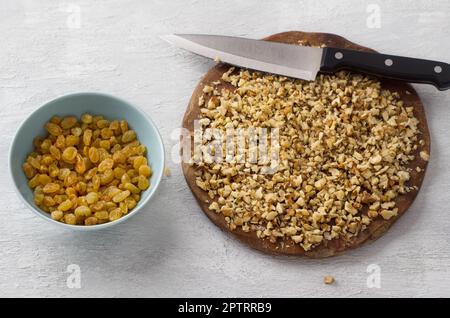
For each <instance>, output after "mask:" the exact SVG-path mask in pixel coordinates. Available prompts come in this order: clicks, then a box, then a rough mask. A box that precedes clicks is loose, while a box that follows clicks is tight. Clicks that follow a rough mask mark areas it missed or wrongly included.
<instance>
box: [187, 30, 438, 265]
mask: <svg viewBox="0 0 450 318" xmlns="http://www.w3.org/2000/svg"><path fill="white" fill-rule="evenodd" d="M264 40H266V41H274V42H283V43H289V44H302V45H310V46H321V45H325V46H329V47H339V48H348V49H353V50H360V51H368V52H375V51H374V50H372V49H369V48H366V47H363V46H360V45H358V44H355V43H352V42H350V41H348V40H347V39H345V38H343V37H341V36H338V35H334V34H328V33H306V32H298V31H291V32H284V33H278V34H275V35H272V36H269V37H267V38H265V39H264ZM229 68H230V65H228V64H224V63H219V64H217V65H216V66H214V67H213V68H212V69H210V70H209V71H208V73H206V75H205V76H204V77H203V79H202V80H201V81H200V83H199V84H198V85H197V87H196V88H195V90H194V92H193V94H192V97H191V99H190V102H189V105H188V108H187V110H186V113H185V115H184V119H183V127H184V128H187V129H188V130H189V131H190V132H191V134H192V132H193V126H194V120H196V119H198V118H199V111H200V108H199V106H198V98H199V97H200V96H201V95H202V94H203V87H204V86H205V85H206V84H209V83H212V82H214V81H220V82H221V84H219V88H221V87H223V88H228V89H230V90H233V87H232V86H231V85H229V84H228V83H224V82H223V81H221V77H222V74H223V73H224V72H226V71H227V70H228V69H229ZM381 83H382V87H383V88H384V89H389V90H390V91H396V92H398V93H399V94H400V98H401V99H402V100H403V101H404V102H405V104H406V105H408V106H413V107H414V114H415V116H416V118H417V119H418V120H419V125H418V127H419V129H420V132H421V134H422V136H421V139H422V140H423V141H424V143H423V144H422V145H419V144H418V149H417V151H416V152H415V158H416V159H415V160H413V161H412V162H410V163H409V167H410V168H411V179H410V180H409V183H408V185H409V186H417V189H420V186H421V184H422V181H423V178H424V175H425V170H426V167H427V162H426V161H424V160H422V159H421V158H420V156H419V152H420V151H427V152H428V153H430V135H429V131H428V126H427V120H426V117H425V111H424V108H423V105H422V102H421V101H420V98H419V96H418V95H417V93H416V91H415V90H414V88H413V87H412V86H411V85H409V84H407V83H402V82H398V81H392V80H388V79H381ZM206 102H207V100H206ZM191 136H192V135H191ZM416 167H420V168H421V169H422V171H421V172H417V170H416ZM182 168H183V173H184V176H185V178H186V181H187V184H188V185H189V187H190V189H191V191H192V193H193V194H194V196H195V198H196V199H197V201H198V203H199V204H200V207H201V208H202V210H203V212H204V213H205V214H206V215H207V216H208V218H209V219H210V220H211V221H212V222H213V223H214V224H216V225H217V226H218V227H220V228H221V229H222V230H225V231H227V232H229V233H231V235H233V236H234V237H236V238H237V239H239V240H240V241H242V242H243V243H245V244H247V245H249V246H251V247H252V248H255V249H257V250H260V251H263V252H266V253H270V254H285V255H305V256H308V257H312V258H322V257H329V256H334V255H338V254H340V253H342V252H343V251H345V250H347V249H350V248H355V247H358V246H360V245H361V244H363V243H365V242H368V241H373V240H375V239H377V238H379V237H380V236H381V235H382V234H383V233H384V232H386V231H387V230H388V229H389V227H390V226H391V225H392V224H393V223H394V222H395V221H397V219H398V218H399V217H401V216H402V215H403V214H404V213H405V212H406V210H407V209H408V207H409V206H410V205H411V204H412V202H413V201H414V199H415V197H416V195H417V193H418V190H413V191H411V192H409V193H406V194H404V195H401V196H398V197H397V198H396V200H395V201H396V204H397V207H398V215H397V216H396V217H393V218H391V219H389V220H384V219H382V218H377V219H376V220H375V221H373V222H372V223H371V224H370V225H369V226H368V228H367V229H366V230H365V231H363V232H360V234H359V235H358V236H356V237H354V238H353V239H352V240H350V241H344V240H342V239H335V240H331V241H326V240H324V242H323V243H322V244H321V245H319V246H317V247H316V248H314V249H312V250H310V251H306V252H305V250H304V249H303V248H302V247H301V246H299V245H298V244H294V243H293V242H292V241H290V240H285V241H279V242H277V243H271V242H269V240H267V239H259V238H257V236H256V233H255V232H252V231H251V232H248V233H245V232H244V231H242V230H241V229H239V228H237V229H236V230H234V231H231V230H230V229H229V228H228V227H227V224H226V221H225V217H224V216H223V215H222V214H217V213H215V212H213V211H210V210H209V209H208V206H209V204H210V198H209V197H208V195H207V193H206V192H205V191H203V190H202V189H200V188H199V187H198V186H197V185H196V184H195V170H196V167H195V166H190V165H189V164H187V163H183V164H182ZM206 201H209V203H207V202H206Z"/></svg>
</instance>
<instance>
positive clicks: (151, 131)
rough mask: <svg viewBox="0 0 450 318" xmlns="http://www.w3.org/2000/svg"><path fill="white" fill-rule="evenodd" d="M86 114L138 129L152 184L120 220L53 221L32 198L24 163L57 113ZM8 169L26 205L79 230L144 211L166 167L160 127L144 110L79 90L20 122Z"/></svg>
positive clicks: (118, 100)
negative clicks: (85, 223)
mask: <svg viewBox="0 0 450 318" xmlns="http://www.w3.org/2000/svg"><path fill="white" fill-rule="evenodd" d="M84 113H90V114H95V115H103V116H104V117H105V118H106V119H109V120H113V119H125V120H126V121H128V124H129V126H130V128H131V129H133V130H135V131H136V133H137V136H138V139H139V141H140V142H141V143H142V144H144V145H145V146H146V147H147V149H148V153H147V157H148V161H149V164H150V166H151V168H152V170H153V175H152V177H151V179H150V187H149V188H148V189H147V190H145V191H144V192H142V194H141V199H140V201H139V202H138V204H137V206H136V207H135V208H134V209H133V210H131V211H130V212H129V213H128V214H127V215H125V216H123V217H121V218H120V219H118V220H116V221H113V222H108V223H104V224H98V225H92V226H80V225H68V224H65V223H61V222H58V221H55V220H53V219H52V218H51V217H50V214H49V213H46V212H45V211H42V210H41V209H40V208H39V207H38V206H37V205H36V204H35V203H34V199H33V192H32V191H31V189H30V188H29V187H28V179H27V177H26V176H25V174H24V173H23V171H22V164H23V162H24V161H25V158H26V157H27V155H28V154H29V153H30V152H31V151H33V139H34V138H35V137H37V136H46V135H47V132H46V131H45V129H44V125H45V123H46V122H47V121H49V120H50V118H51V117H52V116H54V115H58V116H67V115H75V116H77V117H78V118H80V116H81V115H82V114H84ZM9 170H10V173H11V177H12V180H13V182H14V186H15V188H16V190H17V192H18V193H19V196H20V197H21V198H22V199H23V201H24V202H25V204H26V205H27V206H28V207H29V208H30V209H31V210H32V211H33V212H34V213H36V214H37V215H39V216H40V217H42V218H44V219H46V220H47V221H49V222H52V223H54V224H57V225H59V226H63V227H66V228H71V229H76V230H85V231H89V230H97V229H101V228H106V227H109V226H112V225H116V224H119V223H121V222H123V221H125V220H127V219H129V218H130V217H131V216H133V215H135V214H136V213H138V212H139V211H140V210H142V207H143V206H144V205H145V204H146V203H147V202H148V201H149V200H150V198H151V197H152V196H153V195H154V194H155V191H156V189H157V188H158V186H159V183H160V181H161V177H162V174H163V170H164V146H163V142H162V139H161V136H160V135H159V132H158V129H157V128H156V126H155V124H154V123H153V122H152V120H151V119H150V118H149V117H148V116H147V115H146V114H145V113H144V112H142V111H141V110H139V109H138V108H136V107H135V106H133V105H131V104H130V103H128V102H126V101H124V100H121V99H119V98H116V97H113V96H110V95H106V94H100V93H77V94H71V95H66V96H62V97H59V98H57V99H55V100H52V101H50V102H48V103H47V104H45V105H44V106H42V107H40V108H38V109H37V110H36V111H34V112H33V113H32V114H31V115H30V116H29V117H28V118H27V119H26V120H25V121H24V122H23V123H22V125H20V127H19V129H18V130H17V133H16V135H15V137H14V140H13V142H12V145H11V148H10V152H9Z"/></svg>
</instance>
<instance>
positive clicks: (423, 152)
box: [420, 151, 430, 161]
mask: <svg viewBox="0 0 450 318" xmlns="http://www.w3.org/2000/svg"><path fill="white" fill-rule="evenodd" d="M420 158H422V159H423V160H425V161H428V160H429V159H430V155H429V154H428V152H426V151H421V152H420Z"/></svg>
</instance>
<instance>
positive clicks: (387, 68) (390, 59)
mask: <svg viewBox="0 0 450 318" xmlns="http://www.w3.org/2000/svg"><path fill="white" fill-rule="evenodd" d="M341 69H347V70H354V71H360V72H363V73H368V74H372V75H379V76H382V77H388V78H392V79H396V80H402V81H406V82H411V83H427V84H432V85H434V86H436V87H437V88H438V89H439V90H446V89H449V88H450V65H449V64H447V63H443V62H435V61H430V60H421V59H414V58H410V57H403V56H395V55H386V54H378V53H368V52H360V51H353V50H346V49H338V48H332V47H327V48H324V52H323V55H322V64H321V67H320V70H321V71H323V72H326V73H332V72H335V71H338V70H341Z"/></svg>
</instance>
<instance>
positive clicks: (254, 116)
mask: <svg viewBox="0 0 450 318" xmlns="http://www.w3.org/2000/svg"><path fill="white" fill-rule="evenodd" d="M222 80H223V81H224V82H228V83H230V84H231V85H232V86H234V87H235V90H234V91H230V90H228V89H219V86H218V85H217V84H218V82H215V83H211V84H210V85H207V86H205V87H204V89H203V93H204V94H203V96H201V97H200V98H199V107H200V108H201V112H200V113H201V115H200V116H201V118H202V119H201V123H202V125H203V126H204V128H208V127H212V128H220V129H224V130H225V129H226V128H229V127H232V128H239V127H267V128H274V127H277V128H279V147H280V149H279V159H280V160H279V161H280V162H279V165H278V167H277V171H276V172H275V173H274V174H264V173H261V169H262V166H261V165H258V164H250V163H248V162H247V163H242V164H241V163H236V162H226V161H223V162H211V163H208V162H202V163H196V164H195V166H196V167H197V169H196V184H197V185H198V186H199V187H200V188H201V189H203V190H204V191H207V192H208V194H209V197H210V198H211V202H212V203H211V202H210V203H211V204H210V206H209V209H210V210H212V211H215V212H216V213H221V214H222V215H223V216H224V217H225V219H226V221H227V223H228V226H229V228H230V229H231V230H234V229H236V228H237V227H239V228H241V229H242V230H243V231H245V232H248V231H255V232H256V234H257V236H258V238H261V239H264V238H267V239H269V240H270V241H271V242H277V240H280V239H281V240H286V241H290V240H291V241H292V242H295V243H297V244H300V245H301V246H302V247H303V248H304V249H305V250H310V249H312V248H314V247H315V246H317V245H319V244H321V243H322V242H323V241H324V240H332V239H336V238H342V239H346V240H347V239H350V238H351V237H354V236H356V235H358V233H360V232H361V231H364V230H365V229H366V228H367V226H368V225H369V224H370V223H371V222H372V220H374V219H376V218H378V217H382V218H384V219H390V218H392V217H395V216H396V215H397V213H398V209H397V207H396V204H395V202H394V199H395V198H396V197H397V196H398V195H399V194H402V193H406V192H409V191H411V190H412V189H413V188H414V187H408V186H407V185H406V182H407V181H408V180H409V179H410V173H409V171H410V169H408V168H407V164H408V163H409V162H410V161H411V160H413V159H414V156H413V151H414V150H416V149H417V144H418V143H419V142H422V141H420V140H419V131H418V128H417V125H418V120H417V119H416V118H415V117H414V114H413V108H412V107H407V106H406V105H404V104H403V102H402V101H401V100H400V99H399V95H398V93H395V92H390V91H388V90H383V89H381V86H380V83H379V81H377V80H376V79H374V78H371V77H366V76H362V75H358V74H352V73H348V72H339V73H337V74H334V75H319V76H318V78H317V79H316V81H313V82H305V81H302V80H296V79H291V78H286V77H282V76H276V75H271V74H262V73H259V72H252V71H248V70H234V68H231V69H230V70H229V71H228V72H226V73H224V74H223V76H222ZM224 151H225V149H224ZM421 157H422V158H423V159H424V160H425V158H426V159H428V154H426V153H425V154H421Z"/></svg>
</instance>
